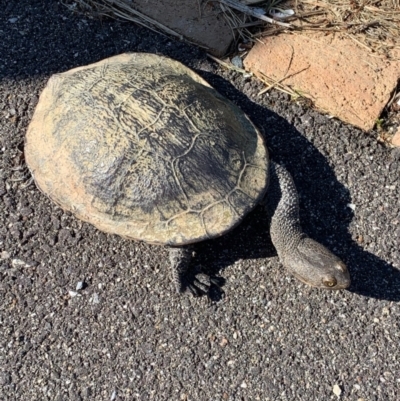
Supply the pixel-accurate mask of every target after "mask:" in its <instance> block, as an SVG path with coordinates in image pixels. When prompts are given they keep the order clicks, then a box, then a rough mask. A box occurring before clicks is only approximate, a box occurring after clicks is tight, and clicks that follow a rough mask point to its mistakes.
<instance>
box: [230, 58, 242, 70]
mask: <svg viewBox="0 0 400 401" xmlns="http://www.w3.org/2000/svg"><path fill="white" fill-rule="evenodd" d="M231 63H232V64H233V65H234V66H235V67H237V68H243V60H242V58H241V57H240V56H235V57H233V58H232V59H231Z"/></svg>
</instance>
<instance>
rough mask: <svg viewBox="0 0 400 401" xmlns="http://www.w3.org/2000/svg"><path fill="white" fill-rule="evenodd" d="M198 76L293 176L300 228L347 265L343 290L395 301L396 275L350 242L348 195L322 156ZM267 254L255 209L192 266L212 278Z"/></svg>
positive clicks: (264, 220)
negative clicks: (245, 119) (241, 117)
mask: <svg viewBox="0 0 400 401" xmlns="http://www.w3.org/2000/svg"><path fill="white" fill-rule="evenodd" d="M198 72H199V73H201V75H203V77H204V78H205V79H207V81H208V82H210V83H211V84H212V85H213V86H214V87H215V88H216V89H217V90H218V91H219V92H220V93H221V94H223V95H224V96H226V97H227V98H229V99H234V100H235V103H236V104H237V105H238V106H239V107H240V108H241V109H242V110H243V111H244V112H245V113H246V114H247V115H248V116H249V118H250V119H251V120H252V121H253V123H254V124H255V125H256V126H257V127H258V128H259V129H260V131H261V132H262V134H263V135H264V137H265V139H266V143H267V145H268V148H269V151H270V156H271V159H273V160H275V161H277V162H279V163H282V164H284V165H285V166H286V168H287V169H288V170H289V171H290V173H291V174H292V175H293V178H294V181H295V184H296V187H297V190H298V192H299V197H300V219H301V223H302V227H303V230H304V231H305V232H306V233H307V234H308V235H309V236H310V237H311V238H313V239H315V240H317V241H319V242H321V243H322V244H323V245H325V246H326V247H327V248H328V249H330V250H331V251H333V252H334V253H335V254H337V255H338V256H339V257H340V258H342V260H343V261H344V262H345V263H346V264H347V266H348V269H349V271H350V276H351V279H352V284H351V286H350V288H349V289H348V291H350V292H353V293H355V294H358V295H362V296H365V297H369V298H377V299H384V300H388V301H400V272H399V271H398V270H397V269H396V268H394V267H393V266H392V265H390V264H389V263H387V262H386V261H384V260H383V259H381V258H379V257H378V256H376V255H374V254H372V253H370V252H368V251H366V250H365V249H363V248H362V247H361V246H360V245H359V244H358V243H356V242H355V241H354V240H353V239H352V238H351V234H350V232H349V229H348V228H349V224H350V222H351V220H352V219H353V214H354V213H353V210H352V209H351V208H349V207H348V206H347V205H349V204H350V203H351V196H350V192H349V191H348V189H347V188H345V187H344V186H343V184H341V183H340V182H339V181H338V179H337V178H336V176H335V174H334V172H333V170H332V168H331V167H330V166H329V163H328V160H327V159H326V158H325V156H324V155H323V154H322V153H321V152H320V151H319V150H318V149H317V148H316V147H315V146H314V145H313V144H312V143H311V142H310V141H309V140H308V139H307V138H306V137H305V136H303V135H302V134H301V133H300V132H299V131H297V130H296V128H295V127H294V126H293V125H291V124H290V123H289V122H288V121H286V120H285V119H284V118H282V117H280V116H279V115H278V114H276V113H274V112H273V111H271V110H269V109H267V108H265V107H262V106H260V105H258V104H256V103H254V102H252V101H251V100H250V99H249V98H248V97H247V96H245V95H244V94H243V93H242V92H240V91H239V90H237V89H236V88H235V87H234V86H233V85H232V84H231V83H229V82H228V81H226V80H225V79H223V78H221V77H219V76H215V75H214V74H211V73H204V72H200V71H198ZM273 256H276V252H275V249H274V247H273V245H272V243H271V239H270V235H269V229H268V217H267V215H266V212H265V209H264V208H263V207H261V206H259V207H257V208H256V209H255V210H254V211H253V212H252V213H250V214H249V216H247V217H246V218H245V219H244V221H243V222H242V223H241V224H240V225H239V226H238V227H237V228H235V229H234V230H232V231H231V232H229V233H228V234H226V235H224V236H223V237H221V238H218V239H215V240H212V241H206V242H204V243H202V244H198V258H197V263H199V264H200V265H202V266H204V267H205V270H206V271H207V272H208V273H210V274H211V275H217V274H223V271H224V269H225V268H227V267H228V266H231V265H232V264H234V263H235V262H236V261H238V260H240V259H261V258H262V259H264V258H271V257H273ZM282 274H289V273H286V272H283V273H282Z"/></svg>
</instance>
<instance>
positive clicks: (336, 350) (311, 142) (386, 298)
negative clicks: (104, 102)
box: [0, 0, 400, 401]
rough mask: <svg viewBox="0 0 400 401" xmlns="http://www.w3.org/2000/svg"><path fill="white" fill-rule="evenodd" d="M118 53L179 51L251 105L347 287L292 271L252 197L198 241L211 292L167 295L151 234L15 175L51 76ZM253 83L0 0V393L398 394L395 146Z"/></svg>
mask: <svg viewBox="0 0 400 401" xmlns="http://www.w3.org/2000/svg"><path fill="white" fill-rule="evenodd" d="M128 51H137V52H152V53H159V54H165V55H168V56H171V57H173V58H175V59H177V60H180V61H182V62H183V63H184V64H186V65H187V66H189V67H191V68H193V69H195V70H196V71H197V72H198V73H199V74H200V75H202V76H203V77H204V78H205V79H206V80H208V81H209V82H210V83H211V84H212V85H214V86H215V87H216V88H217V89H218V90H219V91H220V92H221V93H222V94H223V95H225V96H227V97H228V98H229V99H231V100H232V101H233V102H235V103H236V104H237V105H239V106H240V107H241V108H242V109H243V110H244V111H245V112H246V113H247V114H248V115H249V117H250V118H251V119H252V121H253V122H254V123H255V124H256V125H257V126H258V127H259V128H260V130H261V131H262V133H263V134H264V135H265V137H266V139H267V141H268V144H269V148H270V150H271V155H272V157H273V158H274V159H276V160H279V161H281V162H282V163H284V164H285V165H286V166H287V168H288V169H289V170H290V171H291V172H292V173H293V175H294V179H295V182H296V185H297V186H298V189H299V192H300V197H301V218H302V222H303V226H304V230H305V231H306V232H307V233H308V234H309V235H310V236H312V237H313V238H316V239H318V240H319V241H321V242H322V243H323V244H325V245H326V246H327V247H329V248H330V249H331V250H332V251H334V252H335V253H337V254H338V255H339V256H340V257H341V258H342V259H343V260H344V261H345V262H346V264H347V265H348V267H349V270H350V273H351V276H352V285H351V288H349V290H346V291H340V292H329V291H324V290H318V289H311V288H309V287H307V286H306V285H304V284H302V283H300V282H298V281H297V280H296V279H294V278H292V277H291V276H290V275H289V274H288V273H287V272H286V271H285V269H284V268H283V266H282V265H281V264H280V263H279V262H278V260H277V257H276V254H275V253H274V250H273V247H272V245H271V243H270V239H269V235H268V228H267V221H266V217H265V215H264V212H263V210H262V209H261V208H258V209H257V210H255V211H254V212H253V213H251V214H250V215H249V216H248V218H246V220H245V221H244V222H243V224H241V225H240V227H238V228H237V229H235V230H234V231H233V232H231V233H229V234H228V235H226V236H224V237H222V238H220V239H218V240H215V241H212V242H205V243H202V244H199V246H198V247H197V250H196V257H195V260H194V264H195V265H196V266H199V267H202V268H203V269H204V270H206V271H210V272H214V273H218V274H220V275H221V276H222V277H224V278H225V279H226V284H225V286H224V287H223V292H218V291H215V294H214V295H213V296H212V301H208V300H207V298H205V297H201V298H193V297H191V296H190V295H189V294H185V295H183V296H178V295H176V294H175V293H174V289H173V285H172V284H171V282H170V279H169V272H168V269H167V252H166V251H165V249H163V248H162V247H156V246H150V245H146V244H141V243H135V242H131V241H128V240H124V239H121V238H119V237H116V236H112V235H106V234H103V233H101V232H99V231H97V230H96V229H94V228H93V227H92V226H90V225H88V224H86V223H82V222H80V221H78V220H77V219H75V218H74V217H72V216H71V215H70V214H68V213H64V212H63V211H62V210H60V209H59V208H57V207H56V206H54V205H53V204H52V203H51V202H50V201H49V200H48V199H47V198H46V196H44V195H43V194H42V193H40V192H39V190H38V189H37V188H36V187H35V185H34V184H32V183H30V181H29V174H28V172H27V169H26V166H25V164H24V158H23V144H24V135H25V132H26V128H27V125H28V123H29V121H30V118H31V117H32V114H33V111H34V108H35V106H36V104H37V100H38V95H39V93H40V91H41V90H42V88H43V87H44V85H45V84H46V81H47V80H48V78H49V77H50V76H51V75H52V74H53V73H57V72H61V71H65V70H68V69H70V68H73V67H76V66H80V65H85V64H89V63H92V62H95V61H98V60H101V59H103V58H106V57H109V56H112V55H116V54H119V53H123V52H128ZM260 89H262V85H261V84H260V83H258V82H256V81H253V80H251V79H250V78H245V77H243V76H242V75H240V74H237V73H234V72H229V71H225V70H222V69H221V68H220V67H219V66H218V65H217V64H215V63H214V62H212V61H211V60H209V59H207V56H206V54H205V53H204V52H203V51H201V50H198V49H196V48H194V47H191V46H188V45H186V44H183V43H179V42H175V41H172V40H171V39H168V38H166V37H164V36H161V35H157V34H155V33H152V32H151V31H148V30H146V29H144V28H140V27H137V26H134V25H132V24H128V23H122V22H116V21H111V20H103V21H97V20H92V19H90V18H87V17H84V16H81V15H74V14H72V13H71V12H69V11H68V10H67V9H66V8H65V7H64V6H63V5H62V4H60V2H58V1H51V0H42V1H39V0H36V1H32V0H11V1H8V2H5V3H4V4H3V5H2V6H1V13H0V141H1V143H0V158H1V172H0V252H1V253H0V256H1V259H0V399H1V400H13V401H15V400H18V401H32V400H52V401H61V400H71V401H75V400H106V401H107V400H193V401H206V400H207V401H208V400H210V401H211V400H212V401H214V400H222V401H224V400H235V401H236V400H264V401H266V400H269V401H272V400H323V401H325V400H338V399H339V400H359V401H360V400H365V401H377V400H379V401H381V400H382V401H384V400H393V401H395V400H399V399H400V390H399V389H400V350H399V344H400V304H399V301H400V271H399V269H400V253H399V242H400V195H399V194H400V184H399V175H400V152H399V150H396V149H390V148H387V147H385V146H383V145H381V144H379V143H378V142H377V141H376V139H375V135H374V133H370V134H366V133H363V132H361V131H360V130H358V129H355V128H354V127H351V126H348V125H346V124H343V123H341V122H340V121H337V120H336V119H334V118H329V117H328V116H325V115H322V114H320V113H318V112H316V111H314V110H312V109H310V108H309V107H308V106H307V105H306V104H302V103H296V102H292V101H290V99H289V98H288V97H286V96H285V95H283V94H280V93H271V94H270V95H265V96H262V97H258V96H257V93H258V92H259V90H260ZM61 178H62V177H60V179H61ZM79 283H80V284H79Z"/></svg>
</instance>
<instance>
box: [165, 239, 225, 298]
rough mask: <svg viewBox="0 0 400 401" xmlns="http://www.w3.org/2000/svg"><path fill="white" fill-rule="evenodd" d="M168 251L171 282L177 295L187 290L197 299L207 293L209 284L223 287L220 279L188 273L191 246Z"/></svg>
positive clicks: (171, 248) (172, 248)
mask: <svg viewBox="0 0 400 401" xmlns="http://www.w3.org/2000/svg"><path fill="white" fill-rule="evenodd" d="M168 251H169V261H170V265H171V273H172V280H173V282H174V285H175V288H176V291H177V293H179V294H181V293H183V292H185V291H186V290H187V289H188V290H189V291H190V292H191V293H192V294H193V295H194V296H195V297H199V296H201V295H204V294H208V293H209V290H210V286H211V284H214V285H216V286H221V285H223V280H222V279H221V278H220V277H213V278H211V277H209V276H207V275H206V274H203V273H197V274H196V272H194V273H193V272H191V271H190V269H189V267H190V262H191V260H192V252H193V248H192V247H191V246H185V247H169V248H168Z"/></svg>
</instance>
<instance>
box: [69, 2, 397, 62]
mask: <svg viewBox="0 0 400 401" xmlns="http://www.w3.org/2000/svg"><path fill="white" fill-rule="evenodd" d="M65 1H67V2H68V5H67V6H68V7H69V8H70V9H77V8H78V9H79V10H80V11H84V12H85V13H88V14H90V15H95V16H96V15H97V16H108V17H112V18H121V19H125V20H128V21H133V22H135V23H137V24H140V25H143V26H145V27H147V28H149V29H152V30H153V31H157V32H161V33H164V34H166V35H170V36H173V37H176V38H179V39H181V40H182V39H184V38H183V37H182V35H180V34H179V33H177V32H175V31H174V30H172V29H170V28H168V27H167V26H165V25H163V24H160V23H159V22H157V21H155V20H153V19H152V18H149V17H148V16H146V15H144V14H143V13H140V12H139V11H137V10H135V8H134V7H135V5H134V2H133V1H132V0H65ZM196 1H197V5H196V6H197V7H198V8H199V15H202V12H203V7H205V6H207V5H210V4H211V5H212V6H214V7H215V6H217V7H218V5H219V7H220V8H221V11H222V13H223V15H224V17H225V18H226V20H227V22H228V24H229V26H230V27H231V29H232V34H233V35H234V37H235V38H237V39H241V40H242V41H255V40H257V38H259V37H261V36H268V35H275V34H277V33H279V32H281V31H285V30H287V29H290V30H291V31H292V33H294V34H296V33H297V32H298V31H304V30H305V31H325V32H339V33H341V34H343V35H346V36H348V37H350V38H351V39H352V40H354V41H356V42H357V43H358V44H360V45H361V46H363V47H366V48H368V49H369V50H370V51H371V53H375V54H377V55H379V56H380V57H382V56H383V57H386V58H389V59H390V58H391V59H400V0H380V1H379V0H302V1H301V2H299V1H298V0H196ZM285 10H293V11H294V12H295V13H294V15H292V16H290V17H288V18H285V19H284V21H285V22H283V21H282V20H279V19H277V17H276V13H277V12H284V11H285ZM274 13H275V14H274ZM268 15H270V16H271V17H269V16H268ZM260 23H263V25H262V29H261V28H259V26H260ZM185 40H186V41H188V40H187V39H185Z"/></svg>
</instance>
